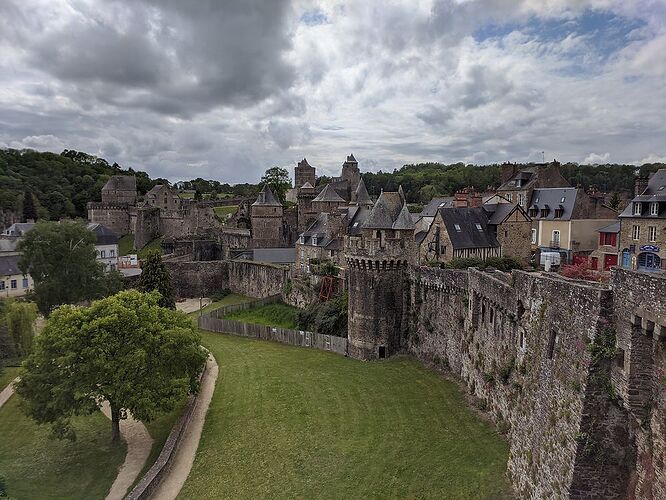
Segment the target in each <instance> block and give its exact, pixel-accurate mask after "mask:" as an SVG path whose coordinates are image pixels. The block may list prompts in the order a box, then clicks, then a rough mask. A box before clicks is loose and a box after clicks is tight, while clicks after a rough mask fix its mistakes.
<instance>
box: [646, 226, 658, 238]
mask: <svg viewBox="0 0 666 500" xmlns="http://www.w3.org/2000/svg"><path fill="white" fill-rule="evenodd" d="M648 241H657V226H648Z"/></svg>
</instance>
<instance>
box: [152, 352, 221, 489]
mask: <svg viewBox="0 0 666 500" xmlns="http://www.w3.org/2000/svg"><path fill="white" fill-rule="evenodd" d="M217 372H218V366H217V362H216V361H215V358H214V357H213V355H212V354H210V355H209V356H208V361H207V369H206V373H205V375H204V378H203V380H202V381H201V390H200V392H199V396H198V397H197V402H196V406H195V407H194V410H193V413H192V418H191V420H190V423H189V425H188V426H187V428H186V429H185V433H184V435H183V437H182V440H181V442H180V445H179V446H178V449H177V450H176V456H175V457H174V460H173V464H172V465H171V469H170V470H169V472H168V474H167V475H166V476H165V477H164V479H163V480H162V482H161V483H160V484H159V486H158V487H157V490H156V491H154V492H153V494H152V495H151V496H152V498H159V499H160V500H171V499H174V498H176V497H177V496H178V493H180V490H181V488H182V487H183V484H185V480H186V479H187V476H188V475H189V474H190V470H192V464H193V463H194V457H195V455H196V453H197V448H198V447H199V439H200V438H201V431H202V429H203V424H204V422H205V420H206V412H207V411H208V406H209V405H210V401H211V399H212V398H213V391H214V390H215V381H216V380H217Z"/></svg>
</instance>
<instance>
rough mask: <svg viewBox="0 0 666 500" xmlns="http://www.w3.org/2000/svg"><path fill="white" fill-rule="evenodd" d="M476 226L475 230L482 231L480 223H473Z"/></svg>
mask: <svg viewBox="0 0 666 500" xmlns="http://www.w3.org/2000/svg"><path fill="white" fill-rule="evenodd" d="M474 225H475V226H476V230H477V231H479V232H483V228H482V227H481V224H478V223H477V224H474Z"/></svg>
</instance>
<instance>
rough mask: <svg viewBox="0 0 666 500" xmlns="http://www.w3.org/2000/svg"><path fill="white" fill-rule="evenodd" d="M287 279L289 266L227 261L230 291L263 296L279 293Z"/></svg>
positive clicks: (257, 296) (258, 296) (251, 295)
mask: <svg viewBox="0 0 666 500" xmlns="http://www.w3.org/2000/svg"><path fill="white" fill-rule="evenodd" d="M288 280H289V268H287V267H283V266H275V265H271V264H263V263H259V262H251V261H246V260H232V261H229V288H230V289H231V291H232V292H235V293H240V294H243V295H248V296H250V297H256V298H264V297H270V296H272V295H280V294H281V293H282V291H283V289H284V286H285V284H286V283H287V281H288Z"/></svg>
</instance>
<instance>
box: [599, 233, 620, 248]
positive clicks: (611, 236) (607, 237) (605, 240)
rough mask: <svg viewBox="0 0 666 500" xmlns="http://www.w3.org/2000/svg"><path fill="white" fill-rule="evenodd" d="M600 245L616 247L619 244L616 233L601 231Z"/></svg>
mask: <svg viewBox="0 0 666 500" xmlns="http://www.w3.org/2000/svg"><path fill="white" fill-rule="evenodd" d="M599 245H608V246H611V247H614V246H615V245H617V234H616V233H599Z"/></svg>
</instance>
